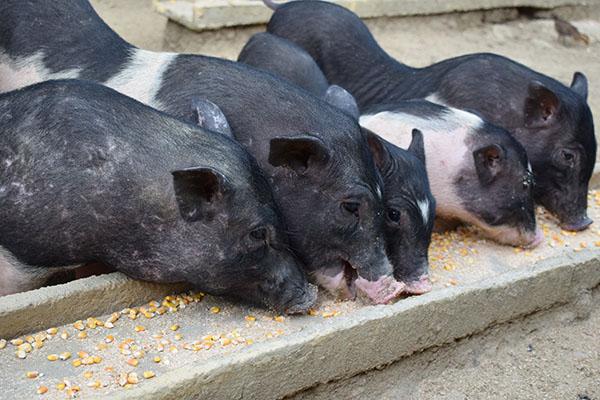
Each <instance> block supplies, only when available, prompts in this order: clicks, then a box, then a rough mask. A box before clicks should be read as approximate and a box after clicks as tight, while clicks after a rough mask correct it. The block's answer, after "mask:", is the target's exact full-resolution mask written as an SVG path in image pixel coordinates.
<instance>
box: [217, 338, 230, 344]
mask: <svg viewBox="0 0 600 400" xmlns="http://www.w3.org/2000/svg"><path fill="white" fill-rule="evenodd" d="M219 342H220V343H221V346H229V345H230V344H231V339H229V338H226V337H225V338H222V339H221V340H219Z"/></svg>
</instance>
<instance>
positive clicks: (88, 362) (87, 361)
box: [81, 356, 94, 365]
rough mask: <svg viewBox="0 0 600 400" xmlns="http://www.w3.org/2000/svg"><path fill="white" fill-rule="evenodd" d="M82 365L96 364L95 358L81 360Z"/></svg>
mask: <svg viewBox="0 0 600 400" xmlns="http://www.w3.org/2000/svg"><path fill="white" fill-rule="evenodd" d="M81 363H82V364H83V365H92V364H94V357H92V356H90V357H86V358H84V359H82V360H81Z"/></svg>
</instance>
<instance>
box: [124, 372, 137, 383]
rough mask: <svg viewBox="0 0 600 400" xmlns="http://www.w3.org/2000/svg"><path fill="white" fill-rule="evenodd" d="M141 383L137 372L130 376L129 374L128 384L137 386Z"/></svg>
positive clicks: (131, 373)
mask: <svg viewBox="0 0 600 400" xmlns="http://www.w3.org/2000/svg"><path fill="white" fill-rule="evenodd" d="M139 381H140V380H139V379H138V376H137V374H136V373H135V372H130V373H129V374H127V383H129V384H131V385H135V384H136V383H138V382H139Z"/></svg>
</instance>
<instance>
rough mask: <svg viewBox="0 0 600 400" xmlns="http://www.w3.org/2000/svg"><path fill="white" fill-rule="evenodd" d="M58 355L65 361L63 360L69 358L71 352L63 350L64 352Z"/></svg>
mask: <svg viewBox="0 0 600 400" xmlns="http://www.w3.org/2000/svg"><path fill="white" fill-rule="evenodd" d="M58 357H59V358H60V359H61V360H63V361H65V360H68V359H69V358H71V353H69V352H68V351H65V352H64V353H60V355H59V356H58Z"/></svg>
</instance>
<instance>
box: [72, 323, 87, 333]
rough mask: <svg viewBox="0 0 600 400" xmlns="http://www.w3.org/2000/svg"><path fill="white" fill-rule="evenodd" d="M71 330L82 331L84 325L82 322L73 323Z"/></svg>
mask: <svg viewBox="0 0 600 400" xmlns="http://www.w3.org/2000/svg"><path fill="white" fill-rule="evenodd" d="M73 328H75V329H77V330H78V331H82V330H84V329H85V325H84V324H83V321H82V320H79V321H75V323H74V324H73Z"/></svg>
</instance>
